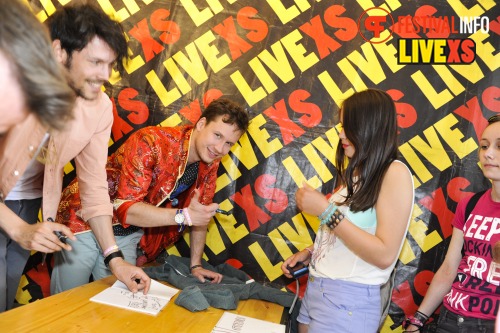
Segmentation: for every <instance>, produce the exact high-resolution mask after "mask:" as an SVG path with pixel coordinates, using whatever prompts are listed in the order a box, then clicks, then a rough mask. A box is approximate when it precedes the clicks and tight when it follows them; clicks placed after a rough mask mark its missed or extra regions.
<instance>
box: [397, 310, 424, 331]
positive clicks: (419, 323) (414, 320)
mask: <svg viewBox="0 0 500 333" xmlns="http://www.w3.org/2000/svg"><path fill="white" fill-rule="evenodd" d="M428 319H429V316H427V315H426V314H424V313H422V312H420V311H417V312H415V315H413V316H409V317H406V318H405V320H404V321H403V325H402V326H403V328H404V329H406V328H408V326H410V325H413V326H416V327H417V328H418V330H419V331H420V330H422V328H423V327H424V325H425V323H426V322H427V320H428Z"/></svg>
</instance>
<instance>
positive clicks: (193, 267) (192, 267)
mask: <svg viewBox="0 0 500 333" xmlns="http://www.w3.org/2000/svg"><path fill="white" fill-rule="evenodd" d="M195 268H202V266H201V265H193V266H191V267H190V268H189V270H190V271H193V269H195Z"/></svg>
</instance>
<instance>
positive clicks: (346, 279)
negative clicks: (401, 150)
mask: <svg viewBox="0 0 500 333" xmlns="http://www.w3.org/2000/svg"><path fill="white" fill-rule="evenodd" d="M340 118H341V123H342V127H343V128H342V130H341V132H340V133H339V139H340V141H339V145H338V148H337V153H336V169H337V175H338V176H337V183H336V184H335V185H336V187H337V186H339V188H338V190H336V191H335V192H334V193H333V195H332V196H331V197H330V199H327V198H326V197H325V195H323V194H322V193H320V192H318V191H316V190H314V189H313V188H311V187H309V186H308V185H307V184H304V186H303V187H302V188H300V189H299V190H298V191H297V193H296V202H297V205H298V207H299V209H301V210H302V211H303V212H305V213H308V214H312V215H316V216H318V217H319V218H320V221H321V225H320V227H319V230H318V233H317V235H316V240H315V243H314V246H310V247H307V248H306V249H304V250H302V251H300V252H297V253H295V254H294V255H293V256H291V257H290V258H288V259H287V260H285V262H284V263H283V265H282V266H281V269H282V270H283V273H284V274H285V276H287V277H291V275H290V271H289V270H288V268H287V265H289V266H290V267H294V266H295V265H296V264H297V263H298V262H304V263H305V264H309V281H308V284H307V289H306V293H305V295H304V298H303V300H302V305H301V308H300V313H299V316H298V318H297V321H298V322H299V332H300V333H303V332H309V333H324V332H335V333H346V332H356V333H359V332H363V333H374V332H376V331H377V329H378V327H379V323H380V319H381V300H380V285H382V284H384V283H385V282H387V280H388V279H389V276H390V274H391V272H392V270H393V268H394V266H395V264H396V261H397V258H398V255H399V252H400V250H401V247H402V245H403V241H404V239H405V235H406V232H407V229H408V224H409V220H410V216H411V211H412V207H413V199H414V194H413V193H414V192H413V179H412V176H411V173H410V171H409V170H408V168H407V167H406V166H405V165H404V164H403V163H401V162H399V161H397V160H396V158H397V150H398V142H397V136H398V126H397V115H396V108H395V105H394V102H393V100H392V99H391V97H390V96H389V95H388V94H387V93H385V92H383V91H380V90H376V89H368V90H365V91H361V92H357V93H355V94H353V95H352V96H351V97H349V98H347V99H346V100H345V101H344V103H343V104H342V107H341V110H340ZM347 162H348V163H347Z"/></svg>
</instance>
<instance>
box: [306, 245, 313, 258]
mask: <svg viewBox="0 0 500 333" xmlns="http://www.w3.org/2000/svg"><path fill="white" fill-rule="evenodd" d="M306 250H307V252H309V254H310V255H311V257H312V256H313V250H311V249H310V248H308V247H306Z"/></svg>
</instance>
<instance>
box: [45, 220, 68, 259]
mask: <svg viewBox="0 0 500 333" xmlns="http://www.w3.org/2000/svg"><path fill="white" fill-rule="evenodd" d="M47 221H48V222H54V219H53V218H51V217H49V218H47ZM47 227H49V228H50V229H51V231H52V234H53V235H55V236H57V239H58V241H59V242H58V241H56V240H55V239H53V238H52V237H51V238H49V239H48V240H49V241H51V242H52V243H51V244H50V245H51V246H50V247H49V246H48V248H49V251H47V250H45V251H43V252H44V254H43V259H42V265H43V264H44V263H45V260H46V257H47V253H50V252H55V251H60V250H61V249H65V250H67V251H70V250H71V246H70V245H68V244H67V238H70V239H72V240H74V241H75V240H76V237H75V236H74V235H73V233H72V232H71V231H70V230H69V228H68V227H66V226H64V225H61V224H57V223H49V224H48V225H47ZM54 246H57V247H58V248H55V247H54Z"/></svg>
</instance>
